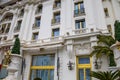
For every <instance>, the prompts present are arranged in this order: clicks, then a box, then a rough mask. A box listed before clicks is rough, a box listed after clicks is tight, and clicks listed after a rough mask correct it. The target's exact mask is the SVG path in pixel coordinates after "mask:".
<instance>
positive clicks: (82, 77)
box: [77, 57, 91, 80]
mask: <svg viewBox="0 0 120 80" xmlns="http://www.w3.org/2000/svg"><path fill="white" fill-rule="evenodd" d="M77 69H78V71H77V72H78V80H91V77H90V69H91V64H90V58H89V57H78V58H77Z"/></svg>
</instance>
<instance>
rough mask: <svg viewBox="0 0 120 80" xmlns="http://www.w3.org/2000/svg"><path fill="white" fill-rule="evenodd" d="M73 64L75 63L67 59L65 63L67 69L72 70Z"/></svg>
mask: <svg viewBox="0 0 120 80" xmlns="http://www.w3.org/2000/svg"><path fill="white" fill-rule="evenodd" d="M74 64H75V63H73V62H71V61H69V62H68V64H67V65H68V69H69V70H73V67H74Z"/></svg>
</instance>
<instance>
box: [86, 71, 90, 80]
mask: <svg viewBox="0 0 120 80" xmlns="http://www.w3.org/2000/svg"><path fill="white" fill-rule="evenodd" d="M86 80H90V69H86Z"/></svg>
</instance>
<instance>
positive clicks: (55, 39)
mask: <svg viewBox="0 0 120 80" xmlns="http://www.w3.org/2000/svg"><path fill="white" fill-rule="evenodd" d="M63 40H64V38H63V37H62V36H58V37H51V38H46V39H40V40H38V39H37V40H31V41H29V42H26V43H27V44H32V43H40V44H41V45H43V44H49V43H56V42H61V41H63ZM34 45H35V44H34Z"/></svg>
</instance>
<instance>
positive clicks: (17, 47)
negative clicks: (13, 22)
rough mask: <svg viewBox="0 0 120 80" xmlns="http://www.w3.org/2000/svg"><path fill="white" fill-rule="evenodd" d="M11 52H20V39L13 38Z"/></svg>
mask: <svg viewBox="0 0 120 80" xmlns="http://www.w3.org/2000/svg"><path fill="white" fill-rule="evenodd" d="M11 53H13V54H20V40H19V38H16V39H15V42H14V45H13V48H12V51H11Z"/></svg>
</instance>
